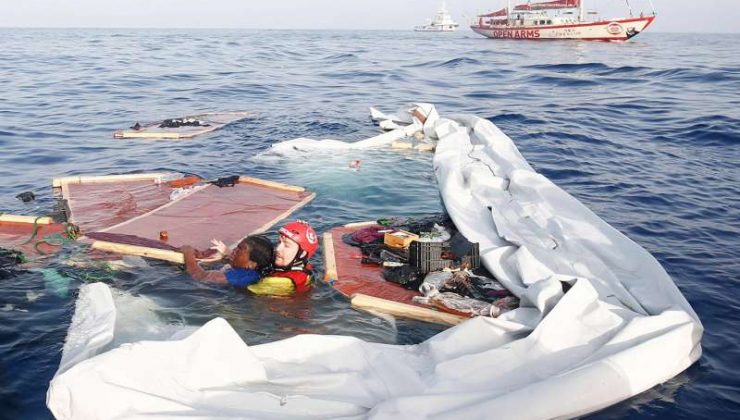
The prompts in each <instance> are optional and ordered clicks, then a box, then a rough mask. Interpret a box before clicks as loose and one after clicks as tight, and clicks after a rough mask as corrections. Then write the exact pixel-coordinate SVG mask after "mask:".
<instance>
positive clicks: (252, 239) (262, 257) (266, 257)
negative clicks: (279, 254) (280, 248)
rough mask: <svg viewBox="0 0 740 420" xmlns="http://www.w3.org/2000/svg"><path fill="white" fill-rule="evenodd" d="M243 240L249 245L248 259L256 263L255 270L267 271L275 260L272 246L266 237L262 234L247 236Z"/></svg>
mask: <svg viewBox="0 0 740 420" xmlns="http://www.w3.org/2000/svg"><path fill="white" fill-rule="evenodd" d="M244 242H246V243H247V245H249V259H250V260H252V261H254V262H255V263H257V267H256V268H255V269H256V270H257V271H263V272H264V271H267V270H269V269H270V268H271V267H272V263H273V261H275V254H274V247H273V245H272V242H271V241H270V240H269V239H267V237H265V236H262V235H252V236H247V237H246V238H245V239H244Z"/></svg>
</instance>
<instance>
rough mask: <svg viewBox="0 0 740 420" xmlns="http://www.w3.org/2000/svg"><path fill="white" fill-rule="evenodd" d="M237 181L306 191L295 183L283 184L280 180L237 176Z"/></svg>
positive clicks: (294, 190)
mask: <svg viewBox="0 0 740 420" xmlns="http://www.w3.org/2000/svg"><path fill="white" fill-rule="evenodd" d="M239 183H240V184H256V185H263V186H265V187H270V188H276V189H278V190H284V191H293V192H304V191H306V189H305V188H303V187H298V186H295V185H288V184H283V183H282V182H276V181H268V180H265V179H259V178H252V177H251V176H240V177H239Z"/></svg>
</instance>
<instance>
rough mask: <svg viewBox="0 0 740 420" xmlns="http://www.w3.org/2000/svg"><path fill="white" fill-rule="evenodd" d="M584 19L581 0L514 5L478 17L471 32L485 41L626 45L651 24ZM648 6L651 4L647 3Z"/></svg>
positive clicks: (637, 20) (647, 21)
mask: <svg viewBox="0 0 740 420" xmlns="http://www.w3.org/2000/svg"><path fill="white" fill-rule="evenodd" d="M627 6H628V8H629V14H630V16H629V17H624V18H614V19H601V18H596V19H594V20H590V19H588V17H589V15H592V14H596V13H595V12H588V11H587V10H586V7H585V6H584V0H554V1H540V2H536V3H532V2H531V1H528V2H527V3H524V4H518V5H515V6H514V8H513V9H512V8H511V2H509V5H508V7H505V8H503V9H501V10H497V11H495V12H492V13H488V14H485V15H480V16H478V19H477V21H476V22H475V23H474V24H473V25H471V27H470V28H471V29H472V30H473V31H475V32H477V33H479V34H481V35H483V36H486V37H488V38H502V39H506V38H514V39H583V40H591V41H626V40H628V39H630V38H632V37H634V36H635V35H637V34H639V33H640V32H642V31H644V30H645V29H647V27H648V26H650V24H651V23H653V20H655V11H654V10H653V13H652V15H648V16H645V15H643V13H640V15H639V16H637V17H635V16H632V8H631V7H630V6H629V0H628V1H627ZM651 6H652V1H651Z"/></svg>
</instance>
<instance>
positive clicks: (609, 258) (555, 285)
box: [47, 116, 703, 419]
mask: <svg viewBox="0 0 740 420" xmlns="http://www.w3.org/2000/svg"><path fill="white" fill-rule="evenodd" d="M424 133H425V134H426V135H427V136H428V137H431V138H433V139H438V140H439V142H438V145H437V151H436V154H435V157H434V169H435V173H436V175H437V179H438V182H439V188H440V192H441V195H442V198H443V200H444V204H445V207H446V208H447V211H448V212H449V214H450V216H451V218H452V219H453V221H454V222H455V224H456V226H457V227H458V229H459V230H460V231H461V232H462V233H463V234H464V235H465V236H466V237H467V238H468V239H469V240H471V241H473V242H479V243H480V250H481V260H482V261H483V263H484V265H485V266H486V267H487V268H488V269H489V270H490V271H491V272H492V273H493V274H495V276H496V277H497V278H498V279H499V280H501V282H502V283H503V284H504V285H505V286H507V287H508V288H509V289H510V290H511V291H512V292H513V293H515V294H516V295H517V296H518V297H519V298H520V299H521V302H522V304H521V307H520V308H518V309H516V310H513V311H511V312H508V313H505V314H504V315H502V316H501V317H499V318H497V319H493V318H482V317H479V318H474V319H471V320H470V321H466V322H464V323H462V324H460V325H458V326H456V327H453V328H451V329H449V330H447V331H445V332H443V333H441V334H438V335H437V336H435V337H433V338H431V339H429V340H427V341H426V342H423V343H421V344H418V345H406V346H400V345H398V346H396V345H385V344H375V343H368V342H364V341H362V340H359V339H356V338H352V337H343V336H319V335H299V336H296V337H293V338H290V339H286V340H282V341H277V342H273V343H268V344H262V345H257V346H251V347H250V346H247V345H246V344H245V343H244V342H243V341H242V340H241V339H240V338H239V336H238V335H237V334H236V332H235V331H234V330H233V329H232V328H231V327H230V326H229V325H228V323H226V321H224V320H222V319H219V318H217V319H214V320H212V321H210V322H208V323H207V324H206V325H204V326H202V327H201V328H199V329H197V330H196V331H195V332H192V333H191V334H189V333H190V332H189V331H187V332H185V331H181V332H179V333H177V332H175V333H174V335H170V333H171V332H170V333H168V334H166V335H168V337H169V338H167V339H160V340H158V341H153V340H152V341H137V342H133V343H128V344H122V345H117V344H116V340H117V336H118V335H119V330H120V329H121V327H119V324H120V322H119V321H120V319H117V318H116V317H117V316H119V317H120V315H121V312H120V309H117V307H116V305H117V304H116V302H117V301H116V300H114V299H112V298H111V297H110V295H111V292H110V289H108V287H107V286H105V285H102V284H93V285H88V286H84V287H83V288H82V290H81V293H80V298H79V300H80V301H79V302H78V305H77V308H76V311H75V315H74V318H73V323H72V326H71V327H70V331H69V334H68V337H67V342H66V343H65V348H64V354H63V358H62V362H61V363H60V370H59V372H58V373H57V375H56V376H55V378H54V379H53V380H52V382H51V386H50V388H49V392H48V399H47V404H48V406H49V408H50V409H51V411H52V412H53V413H54V415H55V416H57V417H59V418H70V419H86V418H113V417H116V418H129V417H141V416H154V415H156V416H159V417H180V416H181V417H188V418H213V417H236V418H275V419H278V418H280V419H284V418H291V417H296V418H297V417H301V418H310V417H314V418H330V417H357V418H365V417H373V418H430V417H435V418H484V417H491V416H493V417H496V418H517V419H527V418H557V417H573V416H578V415H582V414H586V413H589V412H593V411H595V410H598V409H601V408H603V407H606V406H609V405H611V404H614V403H616V402H619V401H621V400H624V399H627V398H629V397H631V396H633V395H636V394H638V393H641V392H643V391H645V390H647V389H649V388H651V387H653V386H655V385H657V384H659V383H661V382H664V381H666V380H668V379H670V378H671V377H673V376H675V375H677V374H678V373H680V372H681V371H683V370H684V369H686V368H687V367H688V366H690V365H691V364H692V363H693V362H694V361H696V360H697V359H698V358H699V356H700V355H701V346H700V339H701V335H702V331H703V330H702V326H701V323H700V321H699V319H698V318H697V316H696V314H695V313H694V311H693V310H692V309H691V307H690V306H689V304H688V303H687V302H686V300H685V299H684V297H683V296H682V295H681V293H680V292H679V290H678V289H677V288H676V286H675V284H674V283H673V281H672V280H671V279H670V277H669V276H668V274H667V273H666V272H665V270H664V269H663V268H662V267H661V266H660V264H659V263H658V262H657V261H656V260H655V258H653V257H652V256H651V255H650V254H649V253H648V252H647V251H645V250H644V249H643V248H641V247H640V246H639V245H637V244H635V243H634V242H632V241H631V240H629V239H628V238H627V237H625V236H624V235H622V234H621V233H619V232H618V231H616V230H615V229H613V228H612V227H611V226H609V225H608V224H606V223H605V222H604V221H602V220H601V219H599V218H598V216H596V215H595V214H594V213H592V212H591V211H590V210H589V209H588V208H586V207H585V206H583V205H582V204H581V203H579V202H578V201H577V200H576V199H574V198H573V197H572V196H570V195H568V194H567V193H566V192H564V191H563V190H561V189H560V188H558V187H557V186H556V185H554V184H553V183H552V182H550V181H549V180H548V179H547V178H545V177H543V176H542V175H539V174H537V173H536V172H534V171H533V170H532V168H531V167H530V166H529V165H528V164H527V162H526V161H525V160H524V158H523V157H522V156H521V154H520V153H519V152H518V150H517V149H516V147H515V146H514V144H513V142H512V141H511V139H509V138H508V137H507V136H506V135H505V134H503V133H502V132H501V131H499V130H498V129H497V128H496V127H495V126H494V125H493V124H492V123H490V122H489V121H486V120H482V119H479V118H475V117H461V118H456V119H454V120H450V119H446V118H436V116H435V118H434V119H430V120H427V122H426V123H425V127H424ZM127 333H129V334H130V331H127ZM152 336H154V335H150V336H149V338H151V337H152ZM128 339H129V340H130V339H131V338H130V337H129V338H128ZM119 341H120V340H119Z"/></svg>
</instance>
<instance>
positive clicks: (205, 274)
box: [180, 245, 227, 284]
mask: <svg viewBox="0 0 740 420" xmlns="http://www.w3.org/2000/svg"><path fill="white" fill-rule="evenodd" d="M180 252H182V255H183V256H184V257H185V271H187V272H188V274H190V276H192V277H193V278H194V279H196V280H199V281H206V282H210V283H221V284H226V283H227V281H226V275H225V274H224V273H223V272H221V271H206V270H204V269H203V268H202V267H201V266H200V264H198V261H197V260H196V259H195V250H194V249H193V247H191V246H187V245H186V246H183V247H182V248H180Z"/></svg>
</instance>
